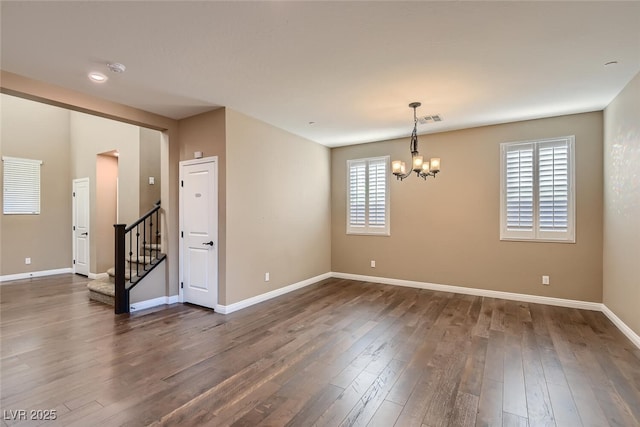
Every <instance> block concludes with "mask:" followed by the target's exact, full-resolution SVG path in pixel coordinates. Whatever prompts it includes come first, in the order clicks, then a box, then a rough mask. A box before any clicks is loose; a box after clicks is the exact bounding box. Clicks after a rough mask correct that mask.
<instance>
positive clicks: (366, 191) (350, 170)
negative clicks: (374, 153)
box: [347, 156, 389, 236]
mask: <svg viewBox="0 0 640 427" xmlns="http://www.w3.org/2000/svg"><path fill="white" fill-rule="evenodd" d="M347 234H378V235H383V236H388V235H389V156H385V157H372V158H368V159H358V160H347Z"/></svg>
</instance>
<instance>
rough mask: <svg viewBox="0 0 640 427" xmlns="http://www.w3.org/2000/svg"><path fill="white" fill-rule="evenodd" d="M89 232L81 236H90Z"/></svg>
mask: <svg viewBox="0 0 640 427" xmlns="http://www.w3.org/2000/svg"><path fill="white" fill-rule="evenodd" d="M88 235H89V233H82V234H81V236H88Z"/></svg>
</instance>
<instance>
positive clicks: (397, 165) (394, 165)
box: [391, 160, 402, 173]
mask: <svg viewBox="0 0 640 427" xmlns="http://www.w3.org/2000/svg"><path fill="white" fill-rule="evenodd" d="M391 169H392V170H393V173H402V162H401V161H400V160H394V161H393V162H391Z"/></svg>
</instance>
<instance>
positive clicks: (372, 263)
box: [371, 259, 376, 268]
mask: <svg viewBox="0 0 640 427" xmlns="http://www.w3.org/2000/svg"><path fill="white" fill-rule="evenodd" d="M371 268H376V261H375V260H373V259H372V260H371Z"/></svg>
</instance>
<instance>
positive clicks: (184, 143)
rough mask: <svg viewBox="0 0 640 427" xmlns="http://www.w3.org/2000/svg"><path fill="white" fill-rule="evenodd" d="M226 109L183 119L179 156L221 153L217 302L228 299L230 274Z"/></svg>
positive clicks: (208, 155) (181, 121)
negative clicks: (227, 250)
mask: <svg viewBox="0 0 640 427" xmlns="http://www.w3.org/2000/svg"><path fill="white" fill-rule="evenodd" d="M225 117H226V110H225V109H224V108H218V109H216V110H213V111H210V112H207V113H203V114H198V115H196V116H193V117H189V118H186V119H183V120H180V129H179V139H180V160H190V159H193V153H194V152H196V151H202V153H203V154H202V155H203V157H213V156H217V157H218V302H219V303H220V304H224V303H223V301H225V300H226V277H227V253H226V248H227V203H226V200H227V191H226V186H227V179H226V174H227V172H226V171H227V169H226V127H225Z"/></svg>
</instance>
